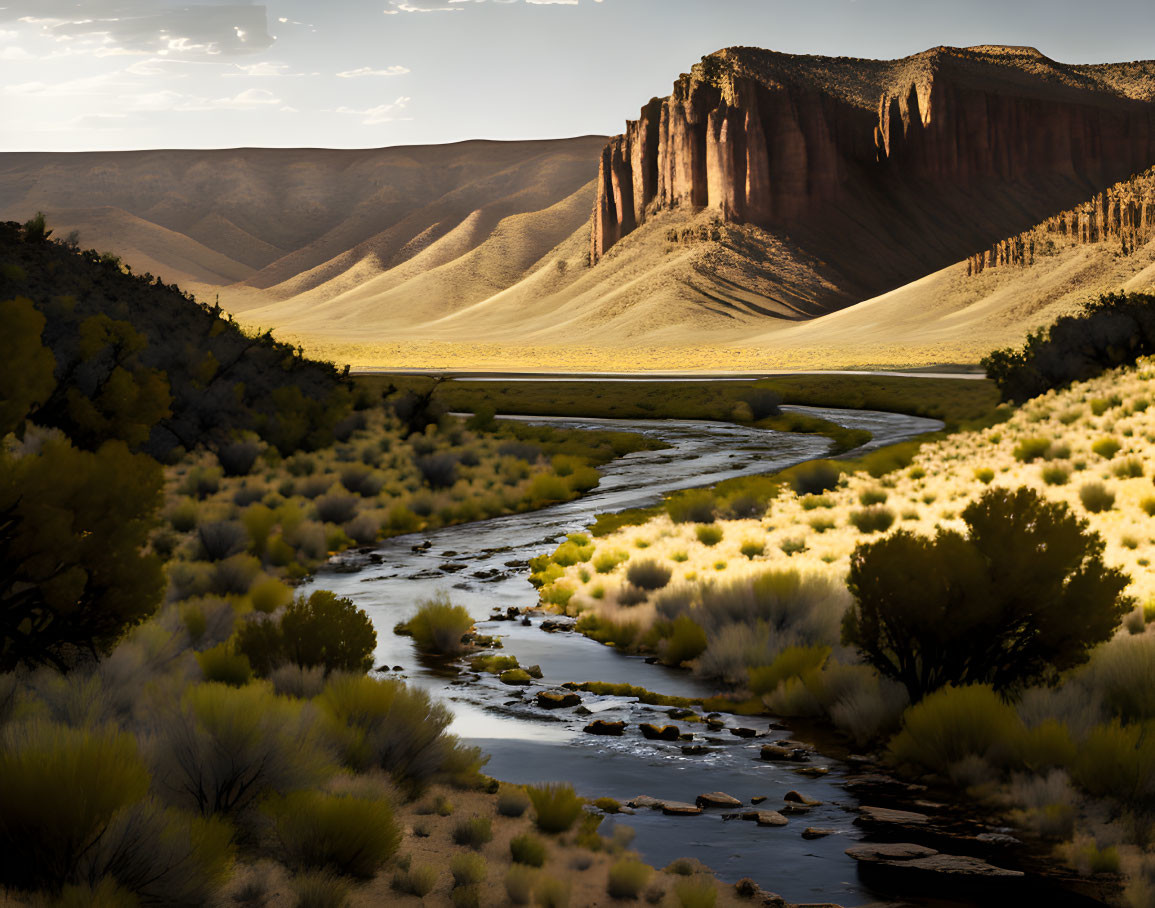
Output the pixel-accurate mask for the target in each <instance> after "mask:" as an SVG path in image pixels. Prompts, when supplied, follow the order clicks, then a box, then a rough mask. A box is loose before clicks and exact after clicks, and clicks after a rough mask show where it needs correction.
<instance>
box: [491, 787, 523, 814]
mask: <svg viewBox="0 0 1155 908" xmlns="http://www.w3.org/2000/svg"><path fill="white" fill-rule="evenodd" d="M527 810H529V795H527V794H526V793H525V792H524V791H523V790H522V789H520V788H511V787H504V788H502V789H501V791H500V793H499V794H498V796H497V812H498V813H499V814H501V816H503V817H520V816H521V815H522V814H524V813H525V812H526V811H527Z"/></svg>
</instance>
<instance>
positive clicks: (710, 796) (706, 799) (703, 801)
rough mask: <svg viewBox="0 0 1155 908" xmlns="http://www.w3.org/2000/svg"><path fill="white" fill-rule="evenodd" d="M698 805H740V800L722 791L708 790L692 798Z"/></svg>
mask: <svg viewBox="0 0 1155 908" xmlns="http://www.w3.org/2000/svg"><path fill="white" fill-rule="evenodd" d="M694 803H695V804H697V805H698V806H699V807H741V806H742V802H741V801H739V800H738V799H737V798H736V797H734V796H733V795H728V794H726V792H724V791H710V792H707V793H706V794H700V795H698V797H697V798H695V799H694Z"/></svg>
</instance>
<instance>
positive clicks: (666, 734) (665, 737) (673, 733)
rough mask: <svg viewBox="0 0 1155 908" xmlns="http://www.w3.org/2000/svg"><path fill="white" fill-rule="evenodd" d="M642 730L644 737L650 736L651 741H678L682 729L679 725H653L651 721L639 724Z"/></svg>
mask: <svg viewBox="0 0 1155 908" xmlns="http://www.w3.org/2000/svg"><path fill="white" fill-rule="evenodd" d="M638 727H639V728H641V730H642V737H644V738H648V739H649V740H651V741H677V740H678V736H679V735H681V733H682V732H681V729H679V728H678V726H677V725H661V726H658V725H651V724H650V723H649V722H643V723H642V724H641V725H640V726H638Z"/></svg>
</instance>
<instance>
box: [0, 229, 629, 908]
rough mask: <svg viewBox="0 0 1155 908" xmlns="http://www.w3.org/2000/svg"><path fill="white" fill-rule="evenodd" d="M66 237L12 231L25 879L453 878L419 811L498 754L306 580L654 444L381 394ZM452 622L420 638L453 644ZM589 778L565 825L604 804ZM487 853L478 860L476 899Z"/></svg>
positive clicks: (4, 483)
mask: <svg viewBox="0 0 1155 908" xmlns="http://www.w3.org/2000/svg"><path fill="white" fill-rule="evenodd" d="M48 234H49V231H47V228H46V227H45V225H44V224H43V223H42V221H41V222H35V223H30V224H29V225H26V226H25V227H19V226H16V225H0V265H2V266H3V267H0V300H3V302H0V314H2V315H3V316H4V321H5V326H6V331H7V332H8V334H7V337H6V347H5V349H6V355H5V357H3V358H2V359H0V564H2V565H3V571H2V572H0V573H2V574H3V579H2V580H0V612H2V614H3V617H2V618H0V802H2V803H3V809H2V810H0V852H2V857H0V887H3V888H4V889H6V890H7V891H9V892H10V893H12V894H13V895H15V896H17V897H18V898H21V899H24V900H30V901H31V902H34V903H36V904H40V903H44V904H57V903H59V904H76V905H81V904H84V905H89V904H118V905H119V904H163V905H203V904H213V903H217V902H218V901H219V900H220V899H221V898H223V897H224V896H223V895H222V893H223V892H224V890H225V888H226V887H229V886H231V887H233V888H234V889H235V890H236V892H235V893H234V894H233V896H229V898H235V900H236V901H237V902H238V903H241V902H245V901H250V902H254V903H255V902H259V901H260V895H261V893H262V892H263V891H265V889H267V885H266V884H265V883H264V882H262V873H263V871H261V870H260V868H262V867H266V868H267V867H272V868H274V871H273V875H274V876H277V877H278V878H280V879H282V880H286V879H287V881H288V882H287V883H284V885H285V886H286V887H287V890H288V891H290V892H291V893H292V895H293V897H294V898H295V899H296V900H297V901H298V903H299V904H303V905H305V904H345V902H346V900H347V898H348V896H349V894H350V893H351V892H353V891H354V890H355V887H357V886H360V885H361V884H363V883H364V882H365V881H367V880H372V879H375V878H376V877H379V876H380V875H381V873H382V872H383V871H386V870H387V869H388V870H395V872H396V875H397V876H398V878H399V879H401V880H402V883H403V886H402V888H405V889H406V891H412V892H421V893H427V892H429V891H430V889H431V887H432V886H433V885H435V884H436V883H437V881H438V879H439V877H440V875H439V873H438V872H436V871H434V873H433V876H432V881H431V880H430V875H429V873H428V872H427V871H426V870H424V869H423V868H422V867H421V866H420V865H418V866H409V865H408V863H407V862H406V861H405V856H404V855H401V854H399V845H400V842H401V840H402V830H401V826H400V824H399V822H398V819H397V816H398V812H399V811H401V810H402V809H406V805H408V804H409V802H410V801H411V800H412V799H414V798H417V797H419V796H420V795H421V793H422V792H424V791H426V790H428V789H429V788H430V787H431V786H456V787H458V788H463V789H476V788H477V787H478V786H480V785H483V784H486V780H485V779H484V777H483V776H481V774H480V770H481V767H482V766H483V764H484V758H483V756H482V755H481V753H480V752H479V751H477V750H476V749H473V748H468V747H464V746H463V745H462V744H461V743H460V742H459V741H458V740H457V739H456V738H454V737H453V736H452V735H449V734H448V733H447V731H446V729H447V727H448V725H449V722H450V714H449V713H448V711H447V710H446V709H445V708H444V707H443V706H441V705H440V704H438V703H436V702H434V701H433V700H432V699H431V698H430V697H429V696H428V695H427V694H426V693H424V692H423V691H421V690H419V689H415V688H410V687H408V686H407V685H405V684H404V683H402V682H401V681H397V680H387V679H382V678H379V677H374V676H371V675H368V674H366V672H367V671H368V670H369V669H371V667H372V665H373V653H374V650H375V649H376V632H375V630H374V628H373V625H372V623H371V622H370V620H369V619H368V617H367V616H366V615H365V613H364V612H362V611H360V610H359V609H357V608H356V606H355V605H354V604H353V603H352V602H351V601H350V600H348V599H344V598H341V597H338V596H335V595H333V594H332V593H330V592H327V591H324V590H315V591H312V592H311V593H309V594H308V595H298V594H296V592H295V590H294V586H295V585H296V583H297V582H298V581H299V580H301V579H302V578H304V577H305V576H307V575H308V574H309V573H310V572H311V571H312V570H313V569H314V568H315V567H316V566H317V565H319V564H320V563H321V562H322V561H324V560H325V559H326V558H328V557H330V556H331V555H332V554H334V553H336V552H339V551H341V550H342V549H344V548H347V547H349V546H351V545H368V544H371V543H373V542H375V541H377V540H379V539H381V538H382V537H383V536H385V535H389V534H396V533H404V532H412V531H416V530H420V529H422V528H425V527H432V526H440V525H444V524H447V523H452V522H459V521H467V520H473V519H478V518H480V517H484V516H491V515H494V514H499V513H507V512H510V511H517V510H522V509H526V508H531V507H538V506H541V505H542V504H545V503H548V502H551V501H556V500H565V499H568V498H572V497H574V496H576V495H578V494H580V493H581V492H583V491H586V490H588V489H589V488H592V487H593V486H594V485H596V484H597V481H598V474H597V471H596V465H598V464H601V463H604V462H605V461H606V460H608V459H610V458H612V457H614V456H617V455H618V454H619V453H623V452H626V451H629V450H634V449H636V448H637V447H638V446H639V445H640V444H641V445H644V444H646V443H645V442H642V441H639V440H638V439H637V438H636V437H634V436H627V435H624V434H622V433H592V434H590V435H585V434H583V433H576V432H566V431H560V430H553V429H549V428H544V427H534V426H521V425H509V424H505V423H502V422H498V421H494V420H492V419H484V418H474V419H471V420H470V421H469V426H468V427H467V426H466V425H465V424H463V422H462V421H460V420H458V419H454V418H450V417H447V416H445V415H444V412H443V411H442V410H441V408H439V407H438V406H437V402H436V400H435V399H433V398H432V397H431V396H425V397H422V396H421V395H417V396H416V398H414V397H411V396H406V395H404V394H400V393H390V394H389V395H387V396H385V397H381V396H380V395H374V394H371V393H369V392H368V391H366V390H365V389H364V388H356V387H354V386H353V385H352V384H351V383H350V382H348V381H347V380H346V379H345V378H344V377H343V376H342V375H341V374H340V373H338V372H337V371H336V370H334V369H333V368H332V367H331V366H329V365H327V364H320V363H314V362H312V361H310V360H307V359H305V358H304V357H303V356H302V355H301V353H300V351H297V350H293V349H291V348H288V347H286V346H284V345H281V344H278V343H276V342H274V341H273V340H272V339H271V337H269V336H267V335H262V336H258V337H250V336H247V335H245V334H244V333H243V332H241V331H240V330H239V329H238V328H237V327H236V326H234V325H232V324H231V323H230V322H229V321H227V320H226V319H224V318H223V317H222V316H221V313H220V311H219V310H215V309H212V308H207V307H202V306H199V305H198V304H196V303H195V302H194V301H192V300H191V299H190V298H188V297H186V296H185V295H183V294H180V293H179V291H176V290H175V288H165V287H163V286H162V285H159V283H158V282H156V281H155V280H153V279H151V278H145V279H138V278H135V277H133V276H132V275H130V274H128V273H126V272H125V270H124V269H123V268H122V267H120V266H119V264H118V263H116V262H115V261H114V260H112V259H111V258H107V257H106V258H104V259H97V258H94V256H93V255H90V254H82V253H80V252H79V251H78V250H76V249H74V248H72V247H71V246H69V245H67V244H60V243H55V242H52V241H50V239H49V235H48ZM70 292H75V293H76V294H77V297H78V298H79V299H80V300H81V302H79V303H77V304H76V305H65V303H64V301H65V299H66V297H67V295H68V294H69V293H70ZM150 306H151V307H152V309H153V310H155V311H145V310H148V309H149V307H150ZM62 307H63V308H62ZM165 326H167V327H165ZM162 329H163V330H162ZM174 343H175V344H178V345H180V346H179V349H174V347H173V344H174ZM186 344H187V346H184V345H186ZM9 352H10V353H11V355H10V356H9V355H7V354H8V353H9ZM158 457H159V458H162V460H163V462H162V461H161V460H158V459H157V458H158ZM587 544H588V541H587ZM433 605H434V606H436V605H437V604H436V603H435V604H433ZM443 605H444V606H445V609H444V610H445V611H446V612H447V615H448V623H449V624H452V621H453V620H455V618H456V616H457V614H458V612H457V610H455V609H454V607H453V606H451V605H449V604H448V603H443ZM434 610H435V609H434ZM419 614H420V613H419ZM429 619H430V620H428V621H426V622H425V624H424V625H421V623H420V621H418V626H417V627H415V628H414V631H413V633H414V636H415V637H416V638H418V642H422V643H425V644H427V645H428V646H429V647H430V648H437V647H438V646H448V645H450V644H452V642H453V639H454V637H453V633H452V632H450V633H449V634H448V636H446V631H445V628H446V626H447V619H446V615H442V614H433V613H429ZM470 623H471V622H470ZM456 636H457V639H458V640H459V639H460V636H461V632H460V631H458V632H457V634H456ZM446 640H448V641H449V644H446V643H445V641H446ZM570 794H571V795H572V791H571V792H570ZM562 795H564V793H562ZM562 795H559V799H558V801H557V806H556V807H555V808H554V811H553V813H552V814H551V812H550V810H549V809H547V808H544V807H543V812H544V815H545V816H546V817H549V816H555V817H560V816H564V815H566V812H567V811H569V810H571V809H572V807H573V804H574V803H576V804H577V809H578V811H579V812H581V810H582V806H581V802H580V801H577V800H576V798H574V799H573V800H572V801H570V800H567V799H566V798H565V797H564V796H562ZM522 798H523V800H524V801H526V802H528V797H526V796H525V795H523V796H522ZM509 809H510V810H512V808H509ZM522 810H523V811H524V810H525V806H524V805H523V806H522ZM574 821H576V818H575V820H574ZM574 821H571V825H572V822H574ZM490 822H491V820H490V818H489V817H488V816H478V817H474V818H465V819H463V820H462V824H463V829H465V831H464V832H463V833H462V836H463V838H464V840H465V841H466V842H467V844H468V845H471V846H473V847H480V846H483V845H484V844H485V842H486V841H487V840H488V836H487V831H488V829H489V824H490ZM525 822H528V820H527V821H525ZM545 822H546V823H547V825H548V823H549V820H548V819H547V820H546V821H545ZM554 822H555V823H556V822H560V821H559V820H556V819H555V820H554ZM403 864H405V866H404V867H403V866H402V865H403ZM483 871H484V864H477V862H475V861H471V862H469V864H468V866H467V865H466V863H465V862H464V861H458V862H457V863H456V864H455V865H454V877H455V881H456V883H457V885H456V886H455V888H454V893H455V895H454V896H453V899H454V901H455V902H461V903H463V904H464V903H470V899H473V898H475V894H476V889H477V886H478V884H479V882H480V879H481V877H482V876H484V872H483ZM278 875H279V876H278ZM250 896H251V898H250Z"/></svg>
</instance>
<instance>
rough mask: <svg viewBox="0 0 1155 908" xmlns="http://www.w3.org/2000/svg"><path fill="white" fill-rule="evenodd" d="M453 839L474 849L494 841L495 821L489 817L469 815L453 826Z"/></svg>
mask: <svg viewBox="0 0 1155 908" xmlns="http://www.w3.org/2000/svg"><path fill="white" fill-rule="evenodd" d="M453 841H454V844H457V845H467V846H468V847H470V848H473V849H474V850H477V849H480V848H481V847H482V846H483V845H485V844H486V843H488V842H492V841H493V821H492V820H490V818H489V817H469V818H468V819H465V820H460V821H459V822H458V823H457V825H456V826H454V827H453Z"/></svg>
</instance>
